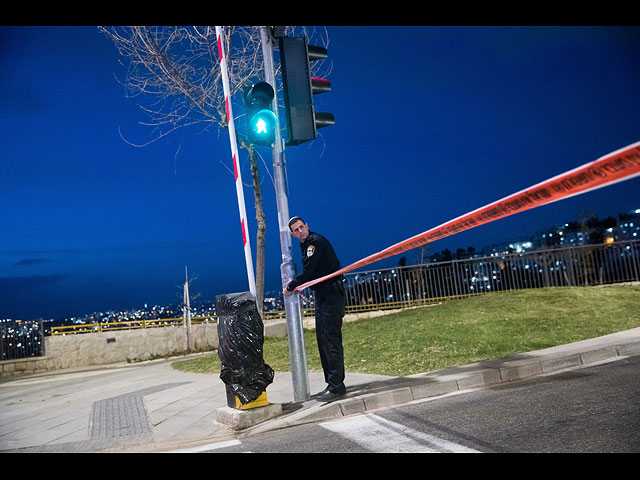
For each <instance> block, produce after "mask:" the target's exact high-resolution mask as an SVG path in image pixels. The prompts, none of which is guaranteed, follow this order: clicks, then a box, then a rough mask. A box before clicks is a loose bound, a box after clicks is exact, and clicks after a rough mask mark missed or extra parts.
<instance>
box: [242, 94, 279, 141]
mask: <svg viewBox="0 0 640 480" xmlns="http://www.w3.org/2000/svg"><path fill="white" fill-rule="evenodd" d="M272 102H273V87H272V86H271V85H269V84H268V83H267V82H260V83H257V84H255V85H253V86H252V87H251V88H250V89H248V90H247V91H245V92H244V107H245V113H246V115H247V129H248V137H249V141H250V142H251V143H253V144H254V145H266V146H270V145H271V144H272V143H273V142H274V139H275V134H276V128H278V120H277V118H276V115H275V114H274V113H273V110H272V108H273V103H272Z"/></svg>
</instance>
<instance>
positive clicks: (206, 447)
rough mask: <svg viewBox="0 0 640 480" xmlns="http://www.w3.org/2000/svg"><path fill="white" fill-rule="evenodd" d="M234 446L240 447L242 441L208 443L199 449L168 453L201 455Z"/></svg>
mask: <svg viewBox="0 0 640 480" xmlns="http://www.w3.org/2000/svg"><path fill="white" fill-rule="evenodd" d="M234 445H240V440H227V441H223V442H216V443H208V444H206V445H200V446H199V447H191V448H182V449H180V450H173V451H171V452H168V453H199V452H207V451H209V450H217V449H218V448H226V447H233V446H234Z"/></svg>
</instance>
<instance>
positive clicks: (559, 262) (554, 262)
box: [345, 240, 640, 312]
mask: <svg viewBox="0 0 640 480" xmlns="http://www.w3.org/2000/svg"><path fill="white" fill-rule="evenodd" d="M345 277H346V290H347V310H348V311H351V312H353V311H359V310H361V311H364V310H370V309H371V307H372V306H374V305H375V306H377V307H379V308H403V307H408V306H414V305H420V304H424V303H429V302H433V301H439V300H445V299H453V298H462V297H468V296H470V295H478V294H482V293H487V292H495V291H503V290H519V289H526V288H541V287H560V286H588V285H604V284H608V283H620V282H632V281H640V241H639V240H634V241H624V242H616V243H608V244H601V245H586V246H581V247H563V248H554V249H548V250H536V251H531V252H523V253H511V254H498V255H495V254H494V255H493V256H488V257H477V258H469V259H461V260H453V261H448V262H438V263H429V264H422V265H413V266H405V267H396V268H387V269H381V270H370V271H366V272H358V273H351V274H347V275H345Z"/></svg>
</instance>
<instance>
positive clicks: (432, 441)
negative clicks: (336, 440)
mask: <svg viewBox="0 0 640 480" xmlns="http://www.w3.org/2000/svg"><path fill="white" fill-rule="evenodd" d="M319 425H320V426H321V427H322V428H325V429H326V430H329V431H331V432H334V433H337V434H339V435H340V436H342V437H344V438H346V439H348V440H350V441H352V442H355V443H357V444H359V445H361V446H363V447H364V448H366V449H367V450H369V451H371V452H375V453H480V452H478V451H477V450H474V449H472V448H468V447H465V446H463V445H459V444H457V443H454V442H451V441H449V440H445V439H443V438H439V437H436V436H434V435H429V434H427V433H423V432H419V431H417V430H413V429H411V428H409V427H406V426H404V425H401V424H399V423H395V422H392V421H390V420H387V419H385V418H382V417H379V416H377V415H373V414H367V415H358V416H354V417H351V418H346V419H342V420H334V421H331V422H323V423H320V424H319Z"/></svg>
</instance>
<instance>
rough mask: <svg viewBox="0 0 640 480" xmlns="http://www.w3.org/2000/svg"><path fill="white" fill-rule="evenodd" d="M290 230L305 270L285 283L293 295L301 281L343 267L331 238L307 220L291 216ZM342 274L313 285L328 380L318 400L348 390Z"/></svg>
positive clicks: (326, 399) (320, 342) (321, 355)
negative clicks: (344, 344)
mask: <svg viewBox="0 0 640 480" xmlns="http://www.w3.org/2000/svg"><path fill="white" fill-rule="evenodd" d="M289 230H290V231H291V234H292V235H293V236H294V237H296V238H297V239H298V240H300V248H301V250H302V274H300V275H298V276H297V277H296V278H295V279H294V280H291V281H290V282H289V283H288V284H287V286H286V287H284V289H283V294H284V295H286V296H289V295H292V294H293V293H294V292H293V290H294V289H295V288H296V287H297V286H299V285H302V284H304V283H307V282H309V281H311V280H315V279H316V278H320V277H324V276H325V275H329V274H331V273H333V272H335V271H337V270H340V262H339V261H338V257H337V256H336V253H335V251H334V250H333V247H332V246H331V244H330V243H329V241H328V240H327V239H326V238H324V237H323V236H322V235H320V234H318V233H315V232H310V231H309V225H307V224H306V223H305V221H304V220H302V219H301V218H300V217H293V218H291V220H289ZM343 278H344V277H343V276H342V275H338V276H335V277H332V278H329V279H327V280H325V281H323V282H320V283H317V284H315V285H312V286H311V287H310V288H311V290H313V291H314V299H315V316H316V339H317V341H318V350H319V352H320V361H321V362H322V370H323V371H324V378H325V381H326V382H327V388H325V389H324V390H323V391H322V392H320V393H319V394H318V395H317V396H316V400H319V401H330V400H333V399H335V398H337V397H340V396H342V395H344V394H345V393H346V389H345V386H344V350H343V348H342V317H344V312H345V304H346V296H345V292H344V284H343Z"/></svg>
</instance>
